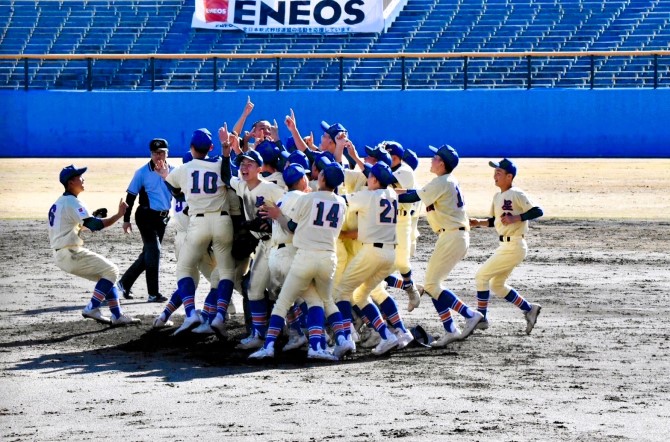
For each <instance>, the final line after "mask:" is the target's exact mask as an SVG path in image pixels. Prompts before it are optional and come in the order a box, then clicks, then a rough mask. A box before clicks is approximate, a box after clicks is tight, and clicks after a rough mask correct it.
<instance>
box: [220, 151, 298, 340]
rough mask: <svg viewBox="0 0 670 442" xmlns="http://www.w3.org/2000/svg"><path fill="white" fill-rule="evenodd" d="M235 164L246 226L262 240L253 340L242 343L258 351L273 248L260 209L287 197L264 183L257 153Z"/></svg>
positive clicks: (253, 280)
mask: <svg viewBox="0 0 670 442" xmlns="http://www.w3.org/2000/svg"><path fill="white" fill-rule="evenodd" d="M235 160H236V162H237V165H238V167H239V169H240V177H239V178H238V177H232V178H231V179H230V187H231V188H232V189H233V190H234V191H235V193H237V195H238V196H239V197H240V198H242V206H243V208H244V215H245V217H246V219H247V221H246V223H247V224H246V225H247V226H248V228H249V230H252V231H253V234H254V236H255V237H256V238H257V239H258V240H259V242H258V246H257V247H256V250H255V251H254V259H253V262H252V264H251V277H250V280H249V292H248V297H249V309H250V311H251V320H252V324H251V328H252V329H251V333H250V334H249V336H248V337H246V338H244V339H242V341H241V342H240V344H239V345H238V348H240V349H256V348H260V347H261V346H262V345H263V338H264V336H265V332H266V328H267V305H266V300H265V294H264V292H265V289H266V288H267V287H268V284H269V282H270V270H269V268H268V253H269V251H270V247H271V243H270V238H271V225H270V223H269V222H266V220H262V219H261V218H260V216H259V214H258V209H259V208H260V207H261V206H263V204H265V203H273V204H276V202H277V201H279V199H280V198H281V197H282V196H284V193H285V191H284V189H282V188H281V187H279V186H278V185H276V184H274V183H270V182H267V181H263V180H262V179H261V177H260V169H261V166H262V165H263V159H262V157H261V155H260V154H259V153H258V152H256V151H255V150H249V151H247V152H244V153H242V154H241V155H238V156H237V157H236V159H235Z"/></svg>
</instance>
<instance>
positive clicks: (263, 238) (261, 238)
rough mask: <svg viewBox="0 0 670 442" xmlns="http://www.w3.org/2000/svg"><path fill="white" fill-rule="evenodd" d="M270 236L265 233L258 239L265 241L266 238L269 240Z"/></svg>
mask: <svg viewBox="0 0 670 442" xmlns="http://www.w3.org/2000/svg"><path fill="white" fill-rule="evenodd" d="M270 238H272V237H271V236H270V235H265V236H261V237H260V240H261V241H267V240H269V239H270Z"/></svg>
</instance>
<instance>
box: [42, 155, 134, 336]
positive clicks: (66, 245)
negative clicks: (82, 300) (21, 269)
mask: <svg viewBox="0 0 670 442" xmlns="http://www.w3.org/2000/svg"><path fill="white" fill-rule="evenodd" d="M86 169H87V168H86V167H82V168H76V167H75V166H74V165H70V166H67V167H64V168H63V170H61V172H60V177H59V180H60V183H61V184H62V185H63V187H64V189H65V192H64V193H63V195H61V196H60V197H59V198H58V199H57V200H56V202H55V203H54V204H53V205H52V206H51V208H50V209H49V241H50V243H51V248H52V249H54V261H55V263H56V265H57V266H58V268H60V269H61V270H63V271H65V272H67V273H71V274H73V275H76V276H81V277H82V278H86V279H89V280H91V281H96V284H95V289H94V290H93V296H92V297H91V301H90V302H89V303H88V305H87V306H86V307H85V308H84V310H83V311H82V312H81V314H82V316H83V317H84V318H90V319H93V320H95V321H98V322H100V323H103V324H109V325H115V326H116V325H127V324H136V323H139V322H140V321H139V319H135V318H132V317H130V316H128V315H125V314H123V312H122V311H121V305H120V304H119V291H118V289H117V287H116V280H117V278H118V277H119V269H118V267H117V266H116V265H114V264H113V263H112V262H110V261H109V260H107V259H106V258H104V257H102V256H100V255H98V254H97V253H93V252H91V251H90V250H88V249H85V248H84V247H82V246H83V245H84V241H83V240H82V239H81V237H80V233H81V230H82V228H83V227H86V228H87V229H89V230H91V231H93V232H96V231H98V230H102V229H104V228H105V227H109V226H111V225H112V224H114V223H115V222H116V221H118V220H119V219H121V217H122V216H123V215H124V214H125V213H126V210H127V209H128V205H127V204H126V203H125V202H124V201H123V200H121V201H120V202H119V210H118V211H117V212H116V214H115V215H112V216H110V217H109V218H104V219H100V218H97V217H95V216H92V215H90V214H89V212H88V209H87V208H86V206H84V204H83V203H82V202H81V201H80V200H79V198H78V196H79V194H80V193H81V192H83V191H84V189H85V187H84V177H83V174H84V172H86ZM104 300H107V303H108V306H109V310H110V311H111V313H112V316H111V318H110V317H108V316H105V315H103V313H102V312H101V311H100V305H101V304H102V301H104Z"/></svg>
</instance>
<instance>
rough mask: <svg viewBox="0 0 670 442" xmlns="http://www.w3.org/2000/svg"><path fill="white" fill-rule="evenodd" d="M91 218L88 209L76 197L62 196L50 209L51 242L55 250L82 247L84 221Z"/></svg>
mask: <svg viewBox="0 0 670 442" xmlns="http://www.w3.org/2000/svg"><path fill="white" fill-rule="evenodd" d="M88 216H89V214H88V210H87V209H86V207H85V206H84V205H83V204H82V203H81V201H79V199H77V197H76V196H74V195H71V194H68V195H61V196H60V197H59V198H58V199H57V200H56V202H55V203H54V204H53V205H52V206H51V209H49V241H50V243H51V248H52V249H54V250H58V249H61V248H63V247H66V246H81V245H82V244H84V241H83V240H82V239H81V238H80V237H79V231H80V230H81V226H82V220H83V219H84V218H87V217H88Z"/></svg>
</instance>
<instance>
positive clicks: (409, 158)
mask: <svg viewBox="0 0 670 442" xmlns="http://www.w3.org/2000/svg"><path fill="white" fill-rule="evenodd" d="M402 160H403V161H404V162H405V163H407V165H408V166H409V167H411V168H412V170H416V168H417V167H419V157H418V156H417V154H416V152H414V151H413V150H412V149H405V155H403V156H402Z"/></svg>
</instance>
